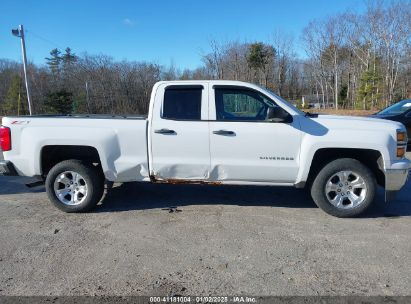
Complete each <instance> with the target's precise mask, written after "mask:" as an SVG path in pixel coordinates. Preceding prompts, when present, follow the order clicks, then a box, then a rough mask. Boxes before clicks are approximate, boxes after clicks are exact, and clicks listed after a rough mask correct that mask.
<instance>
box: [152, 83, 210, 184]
mask: <svg viewBox="0 0 411 304" xmlns="http://www.w3.org/2000/svg"><path fill="white" fill-rule="evenodd" d="M149 132H150V144H151V153H150V157H151V159H150V164H151V168H150V173H151V175H153V176H154V177H155V178H156V179H157V180H191V181H193V180H207V179H208V178H209V170H210V146H209V129H208V84H202V85H197V84H186V85H185V84H181V85H180V84H178V85H175V84H173V85H167V84H164V85H161V86H159V87H158V90H157V93H156V97H155V103H154V108H153V115H152V121H151V126H150V128H149Z"/></svg>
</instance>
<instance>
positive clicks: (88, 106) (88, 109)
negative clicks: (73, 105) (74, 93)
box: [86, 81, 91, 114]
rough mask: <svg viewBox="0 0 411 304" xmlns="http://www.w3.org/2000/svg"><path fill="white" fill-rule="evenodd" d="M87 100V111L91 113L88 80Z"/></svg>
mask: <svg viewBox="0 0 411 304" xmlns="http://www.w3.org/2000/svg"><path fill="white" fill-rule="evenodd" d="M86 101H87V112H88V113H89V114H90V113H91V111H90V98H89V95H88V82H87V81H86Z"/></svg>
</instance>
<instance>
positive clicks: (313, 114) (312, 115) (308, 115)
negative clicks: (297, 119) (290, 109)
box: [304, 112, 318, 117]
mask: <svg viewBox="0 0 411 304" xmlns="http://www.w3.org/2000/svg"><path fill="white" fill-rule="evenodd" d="M304 113H305V114H304V116H305V117H318V113H310V112H304Z"/></svg>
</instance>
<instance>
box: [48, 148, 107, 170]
mask: <svg viewBox="0 0 411 304" xmlns="http://www.w3.org/2000/svg"><path fill="white" fill-rule="evenodd" d="M69 159H75V160H80V161H83V162H85V163H88V164H93V165H94V166H97V167H100V169H101V167H102V163H101V159H100V155H99V153H98V151H97V149H96V148H95V147H92V146H85V145H46V146H43V147H42V148H41V151H40V169H41V175H42V176H46V175H47V173H48V172H49V171H50V169H51V168H52V167H53V166H55V165H56V164H58V163H60V162H62V161H65V160H69Z"/></svg>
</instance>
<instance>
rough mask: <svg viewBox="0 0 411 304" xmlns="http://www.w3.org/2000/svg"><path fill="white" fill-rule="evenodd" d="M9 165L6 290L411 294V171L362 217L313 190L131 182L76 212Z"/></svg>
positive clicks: (2, 285) (3, 227) (0, 192)
mask: <svg viewBox="0 0 411 304" xmlns="http://www.w3.org/2000/svg"><path fill="white" fill-rule="evenodd" d="M27 181H28V179H25V178H19V177H0V231H1V232H0V269H1V272H0V295H55V296H60V295H166V294H181V295H207V294H211V295H228V294H236V295H241V294H247V295H411V289H410V286H411V260H410V257H411V201H410V194H411V181H409V182H408V183H407V185H406V187H405V188H404V189H403V190H402V191H401V192H400V193H399V195H398V197H397V199H396V200H395V201H393V202H391V203H388V204H386V203H384V202H383V193H382V192H381V191H380V192H379V194H378V197H377V199H376V203H375V205H374V207H373V208H372V210H371V211H370V212H368V213H367V214H366V215H364V216H363V217H361V218H357V219H338V218H334V217H331V216H329V215H327V214H325V213H324V212H322V211H321V210H320V209H318V208H317V207H316V206H315V205H314V203H313V202H312V201H311V200H310V198H309V196H308V195H307V194H306V193H305V192H304V191H302V190H296V189H288V188H270V187H233V186H230V187H228V186H220V187H216V186H198V185H178V186H172V185H150V184H147V185H143V184H137V183H132V184H123V185H115V187H114V188H113V189H112V190H111V191H110V192H109V193H108V194H107V195H106V196H105V198H104V199H103V201H102V204H101V205H100V206H99V207H98V208H97V210H96V211H95V212H93V213H88V214H65V213H62V212H60V211H58V210H57V209H56V208H54V207H53V206H52V205H51V204H50V203H49V202H48V200H47V197H46V194H45V193H44V189H43V188H41V187H40V188H38V189H35V190H33V189H32V190H30V189H28V188H26V187H25V186H24V183H25V182H27Z"/></svg>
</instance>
